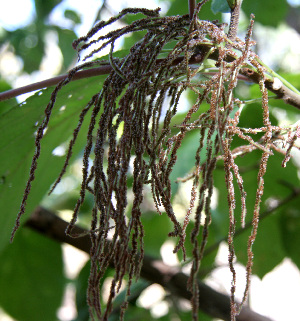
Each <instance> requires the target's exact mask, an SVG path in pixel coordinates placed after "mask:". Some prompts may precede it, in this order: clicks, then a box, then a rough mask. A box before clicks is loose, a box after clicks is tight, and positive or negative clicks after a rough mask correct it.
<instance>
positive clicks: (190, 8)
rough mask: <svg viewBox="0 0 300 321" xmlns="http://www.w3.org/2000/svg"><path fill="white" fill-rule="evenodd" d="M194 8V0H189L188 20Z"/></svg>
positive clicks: (191, 16)
mask: <svg viewBox="0 0 300 321" xmlns="http://www.w3.org/2000/svg"><path fill="white" fill-rule="evenodd" d="M195 8H196V0H189V14H190V20H192V19H193V15H194V11H195Z"/></svg>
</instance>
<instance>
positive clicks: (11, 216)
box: [0, 76, 104, 251]
mask: <svg viewBox="0 0 300 321" xmlns="http://www.w3.org/2000/svg"><path fill="white" fill-rule="evenodd" d="M103 80H104V76H100V77H93V78H89V79H82V80H80V81H74V82H71V83H70V84H68V85H67V86H65V87H63V89H62V90H61V92H60V93H59V95H58V97H57V100H56V105H55V107H54V110H53V113H52V117H51V120H50V124H49V126H48V129H47V132H46V134H45V137H44V138H43V141H42V150H41V156H40V159H39V161H38V169H37V172H36V180H35V181H34V182H33V184H32V191H31V194H30V196H29V199H28V203H27V213H30V212H32V211H33V209H34V208H35V207H36V206H37V205H38V204H39V203H40V201H41V199H42V198H43V196H44V195H45V193H46V192H47V191H48V189H49V187H50V185H51V184H52V183H53V182H54V180H55V179H56V177H57V176H58V174H59V172H60V170H61V168H62V166H63V163H64V159H65V157H59V156H55V155H54V154H53V150H54V149H55V148H56V147H58V146H59V145H61V144H62V143H64V142H66V141H67V140H68V139H69V138H70V136H71V134H72V131H73V129H74V128H75V127H76V124H77V122H78V116H79V114H80V112H81V110H82V109H83V108H84V107H85V105H86V104H87V102H88V101H89V100H90V97H92V95H94V94H95V93H97V92H98V91H99V88H101V86H99V83H101V82H102V81H103ZM51 92H52V89H51V88H48V89H47V90H44V91H41V92H39V93H37V94H35V95H34V96H32V97H30V98H28V99H27V101H26V103H25V104H23V105H22V104H21V105H19V106H16V107H14V108H12V109H10V110H9V111H8V112H7V113H4V114H2V115H0V126H1V137H0V153H1V158H0V177H1V178H2V179H1V182H0V194H1V198H0V226H1V228H0V235H1V236H0V251H1V249H2V248H3V247H4V246H5V245H6V244H7V243H8V242H9V238H10V233H11V230H12V228H13V225H14V221H15V219H16V215H17V213H18V211H19V206H20V202H21V199H22V195H23V191H24V188H25V185H26V181H27V179H28V175H29V169H30V164H31V159H32V156H33V153H34V150H35V145H34V133H35V131H36V130H37V126H36V124H37V123H40V122H41V121H42V119H43V114H44V108H45V107H46V105H47V103H48V101H49V97H50V94H51ZM88 117H89V115H87V118H88ZM87 126H88V119H86V121H85V122H84V124H83V127H82V131H83V133H85V131H86V128H87ZM80 140H81V141H82V143H81V144H80ZM85 140H86V138H85V134H83V135H79V141H78V144H77V145H75V150H74V153H73V155H74V157H75V156H76V155H77V154H78V153H79V152H80V151H81V149H82V148H83V144H84V142H85Z"/></svg>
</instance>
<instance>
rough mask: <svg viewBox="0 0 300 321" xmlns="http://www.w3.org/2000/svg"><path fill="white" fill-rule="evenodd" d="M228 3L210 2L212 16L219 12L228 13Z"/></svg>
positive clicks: (216, 0)
mask: <svg viewBox="0 0 300 321" xmlns="http://www.w3.org/2000/svg"><path fill="white" fill-rule="evenodd" d="M228 2H229V1H227V0H212V2H211V10H212V12H213V13H214V14H216V13H218V12H221V13H226V12H230V11H231V10H230V7H229V3H228Z"/></svg>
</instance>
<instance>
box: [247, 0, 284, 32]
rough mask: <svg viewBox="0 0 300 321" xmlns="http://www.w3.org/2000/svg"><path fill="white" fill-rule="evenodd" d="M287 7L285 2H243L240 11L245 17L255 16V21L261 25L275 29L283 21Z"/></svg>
mask: <svg viewBox="0 0 300 321" xmlns="http://www.w3.org/2000/svg"><path fill="white" fill-rule="evenodd" d="M288 9H289V5H288V3H287V1H285V0H264V1H250V0H248V1H244V2H243V4H242V10H243V11H244V13H245V14H246V16H247V17H250V14H251V13H254V15H255V21H257V22H259V23H262V24H263V25H267V26H272V27H277V26H278V25H279V24H280V23H281V22H283V21H284V20H285V17H286V15H287V13H288Z"/></svg>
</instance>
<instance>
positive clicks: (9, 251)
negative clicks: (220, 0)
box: [0, 0, 300, 321]
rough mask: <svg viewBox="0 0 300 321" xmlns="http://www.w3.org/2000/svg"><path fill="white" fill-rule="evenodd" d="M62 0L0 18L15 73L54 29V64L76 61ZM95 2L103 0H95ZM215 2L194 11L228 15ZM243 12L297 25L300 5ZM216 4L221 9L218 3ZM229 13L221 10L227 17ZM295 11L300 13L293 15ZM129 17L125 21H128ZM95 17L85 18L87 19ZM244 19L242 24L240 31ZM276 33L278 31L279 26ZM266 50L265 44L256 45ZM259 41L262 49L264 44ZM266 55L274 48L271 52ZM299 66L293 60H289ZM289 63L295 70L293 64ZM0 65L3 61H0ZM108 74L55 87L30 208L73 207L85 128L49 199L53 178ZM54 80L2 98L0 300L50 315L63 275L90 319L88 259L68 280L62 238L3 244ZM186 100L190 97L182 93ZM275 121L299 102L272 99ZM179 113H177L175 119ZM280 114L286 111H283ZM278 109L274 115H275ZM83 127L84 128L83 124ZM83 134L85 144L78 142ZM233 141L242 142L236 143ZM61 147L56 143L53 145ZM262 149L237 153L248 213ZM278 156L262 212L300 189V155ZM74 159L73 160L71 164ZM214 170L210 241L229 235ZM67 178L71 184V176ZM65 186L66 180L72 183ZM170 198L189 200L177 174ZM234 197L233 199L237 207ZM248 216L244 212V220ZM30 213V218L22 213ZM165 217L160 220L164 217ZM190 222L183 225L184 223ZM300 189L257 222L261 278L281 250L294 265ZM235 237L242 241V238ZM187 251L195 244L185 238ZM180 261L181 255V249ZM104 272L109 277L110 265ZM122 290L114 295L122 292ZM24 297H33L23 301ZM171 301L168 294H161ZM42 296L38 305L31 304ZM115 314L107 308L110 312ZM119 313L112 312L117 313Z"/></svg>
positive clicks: (76, 20) (185, 164) (254, 119)
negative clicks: (15, 19) (20, 97)
mask: <svg viewBox="0 0 300 321" xmlns="http://www.w3.org/2000/svg"><path fill="white" fill-rule="evenodd" d="M61 2H62V1H58V0H53V1H42V0H35V16H34V19H33V20H32V21H31V22H30V23H29V24H28V25H27V26H25V27H24V28H22V29H16V30H12V31H8V30H5V29H4V28H3V27H2V29H1V33H0V42H1V49H0V50H2V54H3V55H4V54H7V53H12V54H13V55H15V56H17V57H19V58H20V59H21V60H22V66H23V67H22V70H21V71H20V73H19V74H17V75H15V76H14V77H19V76H20V74H21V73H27V74H30V73H32V72H33V71H35V70H38V69H39V68H40V66H41V63H42V60H43V58H44V57H45V54H46V50H47V43H46V41H47V40H46V39H47V35H48V34H49V32H54V34H55V35H56V42H57V43H56V45H57V46H58V47H59V49H60V50H61V57H62V61H61V66H60V69H59V70H57V72H58V73H61V72H64V71H66V70H67V69H68V68H70V67H71V66H72V65H73V64H74V63H75V60H76V55H75V52H74V50H73V49H72V47H71V43H72V41H73V40H74V39H75V38H77V36H78V35H76V33H75V30H76V26H77V25H79V24H80V22H81V15H80V12H76V11H74V10H71V9H66V10H65V11H64V17H65V19H66V20H65V22H67V25H68V26H69V28H66V27H62V26H59V25H57V24H56V23H54V22H52V20H51V14H52V13H53V11H54V10H56V9H57V6H58V5H59V4H60V3H61ZM161 3H162V4H167V6H168V10H167V12H166V14H167V15H178V14H179V15H180V14H186V13H187V12H188V3H187V1H182V0H172V1H161ZM100 5H101V4H100ZM109 5H111V6H112V4H111V3H108V4H105V6H104V7H102V10H101V11H99V13H97V16H98V14H99V16H100V17H107V15H108V14H110V13H111V12H110V11H113V10H112V9H110V7H109ZM217 9H218V7H216V5H215V7H214V12H215V13H216V14H214V13H213V12H212V11H211V3H210V2H209V3H208V4H206V5H205V6H204V8H203V10H202V11H201V13H200V18H201V19H205V20H215V19H222V17H223V18H224V16H222V15H221V13H220V12H217V11H218V10H217ZM242 9H243V12H244V14H245V16H244V20H242V21H241V28H242V30H241V34H243V31H244V30H245V27H246V25H247V21H248V17H249V15H250V13H255V16H256V24H255V25H256V26H257V30H258V31H261V30H268V31H270V30H271V31H272V32H273V33H276V32H277V31H278V30H280V28H282V26H285V28H288V27H287V26H292V27H293V28H294V31H295V32H299V29H298V30H297V28H299V25H298V27H297V24H295V19H294V15H295V13H296V14H297V13H298V14H299V11H300V7H299V5H298V6H296V7H293V8H292V7H291V5H290V4H289V3H288V2H287V1H285V0H276V1H274V0H265V1H251V0H244V2H243V6H242ZM220 11H222V10H220ZM225 19H227V18H226V16H225ZM298 19H299V15H298ZM126 22H127V23H129V21H124V23H126ZM92 23H93V21H91V24H92ZM243 28H244V30H243ZM278 32H279V31H278ZM262 35H263V33H261V34H260V33H259V32H256V31H255V33H254V37H255V38H256V39H257V41H258V42H259V44H258V48H261V46H260V43H263V41H264V39H263V38H262ZM135 41H137V39H132V38H130V36H129V37H128V38H127V39H126V41H125V42H124V44H123V47H124V48H125V49H126V48H129V47H130V46H131V45H132V43H134V42H135ZM261 50H262V49H261ZM264 50H265V49H264ZM268 55H269V56H270V58H272V55H273V52H268ZM270 61H271V63H272V64H273V66H276V68H277V71H278V72H280V73H281V74H282V73H284V77H285V79H287V80H288V81H290V82H291V83H292V84H293V85H294V86H295V87H296V88H298V89H299V88H300V74H299V72H300V68H299V62H298V69H297V62H295V61H294V62H293V61H292V62H291V65H292V66H291V67H290V68H287V67H286V66H287V64H286V63H283V62H282V63H281V61H280V60H279V59H276V57H274V59H273V60H272V59H270ZM293 64H294V66H296V68H293ZM291 70H293V72H291ZM0 71H1V70H0ZM103 79H104V77H97V78H91V79H85V80H80V81H76V82H73V83H71V84H69V85H68V86H67V87H65V88H63V89H62V91H61V92H60V94H59V96H58V100H57V103H56V108H55V110H54V112H53V115H52V121H51V122H50V126H49V127H48V129H47V134H46V136H45V139H44V140H43V145H42V155H41V158H40V160H39V167H38V172H37V176H38V177H39V179H38V180H36V181H35V182H34V186H33V190H32V193H31V196H30V198H29V203H28V207H27V215H29V214H30V212H32V211H33V209H34V208H35V207H36V206H37V205H38V204H41V203H42V204H45V205H47V206H48V207H49V208H51V209H53V210H59V211H63V210H64V211H65V210H72V209H73V207H74V194H75V193H76V191H78V190H79V178H78V173H77V172H76V170H75V169H76V168H77V167H78V162H79V160H80V156H81V155H82V150H81V148H82V145H83V144H84V142H83V140H84V137H82V138H80V139H81V140H82V141H81V142H80V141H78V142H77V144H76V147H75V150H74V155H73V161H74V165H73V166H72V167H71V169H70V170H69V173H68V175H69V176H68V177H67V178H66V179H65V180H64V182H63V184H62V187H61V192H59V191H58V192H57V193H55V194H54V195H53V196H51V197H50V198H45V199H44V196H45V194H46V193H47V191H48V189H49V187H50V185H51V184H52V183H53V181H54V179H55V178H56V177H57V175H58V173H59V171H60V168H61V166H62V164H63V161H64V157H62V155H61V153H60V152H59V151H60V150H63V149H64V148H65V147H66V145H65V144H66V141H68V139H69V137H70V135H71V133H72V129H73V127H74V122H75V123H76V122H77V119H78V115H79V112H80V111H81V109H82V107H84V106H85V104H86V102H87V101H88V100H89V98H90V97H91V95H93V94H94V93H95V92H96V91H97V90H98V88H99V87H100V86H101V83H102V82H103ZM11 80H13V77H11V78H10V79H4V78H3V79H1V82H0V91H4V90H7V89H8V88H9V87H10V84H9V81H11ZM51 91H52V88H48V89H45V90H43V91H40V92H38V93H36V94H35V95H33V96H32V97H30V98H28V99H27V100H26V102H24V103H23V104H20V105H18V104H17V101H16V99H11V100H8V101H5V102H1V103H0V128H1V136H0V153H1V158H0V176H1V177H0V262H1V266H0V288H1V291H0V306H1V308H2V309H3V310H5V312H7V313H8V314H9V315H11V316H12V317H13V318H15V319H17V320H25V321H26V320H40V317H41V315H42V316H43V320H49V321H51V320H56V319H57V314H56V312H57V309H58V308H59V307H60V306H61V303H62V298H63V293H64V289H65V287H66V286H67V284H68V283H69V282H71V283H72V284H74V286H75V287H76V289H77V296H76V306H77V311H78V316H77V318H76V320H77V321H83V320H88V313H87V307H86V304H85V287H86V282H87V278H88V265H87V266H85V267H83V269H82V271H81V272H80V273H79V275H78V277H77V279H74V280H67V279H66V277H65V276H64V269H63V266H64V261H63V257H62V250H61V246H60V245H58V244H57V243H55V242H54V241H51V240H49V239H47V238H45V237H43V236H40V235H37V234H36V233H35V232H32V231H30V230H28V229H26V230H25V229H24V230H21V231H19V232H18V233H17V234H18V235H17V237H16V239H15V240H14V243H13V244H12V245H10V244H9V237H10V233H11V230H12V227H13V224H14V221H15V217H16V214H17V212H18V209H19V203H20V200H21V197H22V193H23V189H24V186H25V182H26V180H27V176H28V170H29V166H30V162H31V158H32V155H33V151H34V134H35V131H36V129H37V126H38V124H39V122H40V121H41V120H42V118H43V109H44V106H45V105H46V104H47V102H48V100H49V97H50V94H51ZM237 95H238V96H239V97H240V98H241V99H255V98H256V97H259V95H260V93H259V88H258V86H256V85H252V86H248V85H245V84H241V85H240V86H239V87H238V88H237ZM187 100H189V96H188V95H187ZM270 106H271V108H272V124H273V125H275V124H277V123H281V124H282V122H285V123H286V124H290V123H292V122H295V121H297V120H298V119H299V113H298V111H297V110H296V109H295V108H293V107H291V106H287V105H285V104H284V103H283V102H282V101H279V100H275V99H273V100H271V101H270ZM183 115H184V113H182V114H178V115H177V116H176V117H177V119H178V121H179V122H180V119H182V117H183ZM282 115H284V118H283V119H282V117H281V116H282ZM279 116H280V117H279ZM243 121H244V122H245V124H246V123H247V125H245V126H247V127H250V125H249V124H251V127H253V128H256V127H260V126H261V124H262V115H261V109H260V105H259V104H258V103H257V102H253V103H252V104H248V105H247V107H246V108H245V110H244V111H243V115H242V118H241V122H243ZM83 129H84V128H83ZM197 140H198V137H196V135H194V136H193V135H190V136H189V137H188V139H186V140H185V141H184V142H183V144H182V146H181V148H180V151H179V158H180V162H178V163H177V164H182V165H181V166H178V165H177V166H176V167H175V171H174V177H175V176H176V177H177V176H179V177H180V176H184V175H185V174H186V173H187V172H188V171H189V170H190V169H191V168H192V167H193V165H194V162H195V160H194V156H193V155H194V153H193V152H191V150H193V149H195V148H196V146H197V145H196V144H197ZM80 143H82V144H80ZM237 143H238V142H237ZM58 147H60V149H58ZM259 156H260V155H259V152H257V153H256V152H253V153H251V154H249V155H246V156H245V157H244V158H241V159H239V160H238V165H239V166H240V168H243V169H244V174H243V179H244V182H245V186H246V188H247V196H248V206H249V208H248V212H249V213H251V207H252V206H253V201H254V199H255V190H256V188H255V185H256V177H257V170H258V163H257V162H258V159H259ZM282 158H283V156H282V155H279V154H276V155H274V156H272V157H271V159H270V161H269V165H268V171H267V174H266V177H265V194H264V198H263V206H262V209H261V211H262V213H264V212H265V211H267V209H268V206H269V205H270V203H271V201H273V202H276V201H280V200H282V199H284V198H285V197H287V196H288V195H290V194H291V193H292V190H293V188H296V187H297V188H299V178H298V176H299V175H298V173H299V167H298V166H299V163H298V165H296V164H295V163H292V162H290V163H289V164H288V166H287V167H286V168H282V167H281V166H280V164H281V161H282ZM76 166H77V167H76ZM219 167H220V169H219V170H217V171H216V172H215V177H214V179H215V188H216V190H217V191H218V193H217V195H218V197H217V200H216V205H215V207H214V208H213V222H212V225H211V232H210V236H209V240H208V244H207V246H208V248H209V247H210V246H213V245H214V244H215V243H217V242H219V240H221V239H223V238H224V237H226V235H227V231H228V220H227V210H226V209H227V199H226V197H227V194H226V192H225V191H226V188H225V183H224V172H223V170H222V166H221V164H220V166H219ZM70 182H71V183H70ZM70 185H71V186H72V188H69V189H68V187H70ZM173 191H174V202H177V203H178V208H179V207H180V206H181V207H183V206H185V205H186V204H185V203H184V196H182V192H183V191H184V185H180V184H177V183H174V186H173ZM238 207H239V204H237V208H238ZM90 209H91V204H90V203H89V202H86V204H85V206H84V207H83V210H82V212H81V213H80V215H81V216H80V218H81V219H80V222H81V224H82V225H83V226H84V224H85V222H86V217H88V215H89V210H90ZM250 216H251V215H249V216H248V219H249V220H250V219H251V218H250ZM25 219H26V218H25ZM164 219H165V221H164ZM143 223H144V226H145V230H146V236H145V250H146V253H147V254H150V255H152V256H155V257H158V258H160V248H161V245H162V244H163V243H164V242H165V241H166V239H167V233H168V232H169V221H168V220H167V219H166V218H164V216H162V217H158V216H157V215H156V213H155V212H154V211H153V209H152V208H151V206H149V207H148V208H145V214H144V218H143ZM191 229H192V227H191V226H189V228H188V230H191ZM248 233H249V231H245V232H244V233H241V234H240V236H238V239H237V242H236V251H237V253H236V254H237V259H238V261H239V262H241V263H242V264H245V263H246V259H247V258H246V251H245V246H244V244H246V238H247V237H248ZM299 235H300V198H299V197H298V198H296V199H294V200H293V201H292V202H289V203H287V204H286V205H284V206H282V207H280V208H279V209H278V210H276V212H273V213H272V215H269V216H267V217H266V218H265V219H264V220H263V221H262V222H261V224H260V226H259V234H258V237H257V240H256V242H255V245H254V252H255V259H254V268H253V271H254V273H255V274H256V275H258V276H259V277H260V278H262V277H264V276H265V275H266V274H267V273H268V272H270V271H271V270H272V269H273V268H274V267H275V266H277V265H278V264H279V263H280V262H282V260H283V259H284V258H286V257H288V258H291V260H292V261H293V262H294V263H295V264H296V265H297V266H298V268H300V251H299V244H300V236H299ZM239 241H240V242H239ZM187 250H188V253H189V251H191V249H189V246H188V245H187ZM216 253H217V250H214V251H212V253H211V254H210V255H207V256H206V257H205V259H204V262H203V264H202V267H201V268H202V273H201V275H203V277H204V276H206V275H207V273H208V272H209V271H212V270H213V269H214V268H215V267H216V265H215V264H216V262H215V260H214V259H215V256H216ZM178 255H179V260H181V257H180V253H179V254H178ZM106 277H110V274H109V272H108V273H107V275H106ZM147 286H149V284H148V283H147V282H145V281H143V280H141V281H139V283H137V285H136V293H141V292H142V290H141V289H145V288H147ZM121 295H122V294H120V296H121ZM24 298H30V300H27V299H26V300H24ZM166 300H167V301H168V299H166ZM37 302H39V304H36V303H37ZM175 314H176V315H178V317H179V318H180V319H181V320H189V319H190V316H189V314H188V313H187V312H186V311H184V310H181V309H175V308H174V306H172V304H170V305H169V313H168V314H167V315H165V316H163V317H161V318H159V319H160V320H171V319H172V316H173V315H175ZM137 316H138V318H139V319H143V320H152V319H153V315H151V314H150V312H149V309H142V308H141V307H139V306H138V304H137V301H136V300H133V301H132V305H131V306H130V308H129V310H128V320H133V319H134V318H136V317H137ZM113 317H114V316H112V320H114V319H113ZM116 318H117V317H116ZM201 320H210V318H209V317H207V316H202V318H201Z"/></svg>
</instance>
